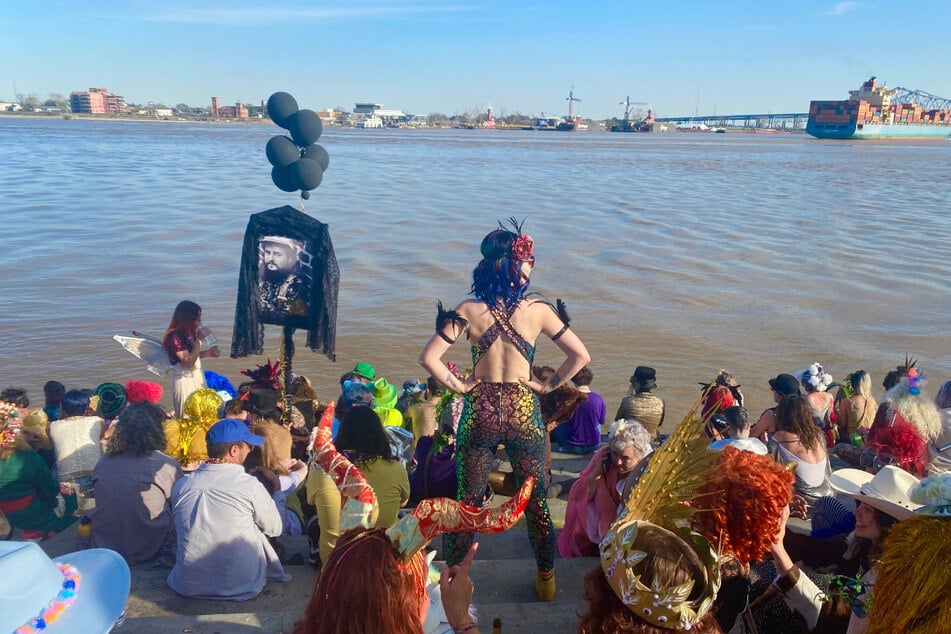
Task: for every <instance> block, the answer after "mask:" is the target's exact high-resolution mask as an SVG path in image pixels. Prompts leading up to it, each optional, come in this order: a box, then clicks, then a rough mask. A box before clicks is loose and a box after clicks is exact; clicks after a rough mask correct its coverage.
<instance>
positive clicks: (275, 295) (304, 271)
mask: <svg viewBox="0 0 951 634" xmlns="http://www.w3.org/2000/svg"><path fill="white" fill-rule="evenodd" d="M309 247H310V245H309V244H308V241H306V240H295V239H294V238H287V237H284V236H261V237H260V238H259V239H258V307H259V308H260V309H261V311H262V313H266V314H267V315H269V316H271V318H272V319H273V316H274V315H277V316H279V319H281V322H280V323H284V319H283V318H285V317H287V316H289V315H296V316H301V317H306V316H307V315H308V314H309V313H310V297H311V284H312V283H313V264H312V263H313V255H312V254H311V250H310V248H309ZM267 321H268V320H267V319H265V322H267Z"/></svg>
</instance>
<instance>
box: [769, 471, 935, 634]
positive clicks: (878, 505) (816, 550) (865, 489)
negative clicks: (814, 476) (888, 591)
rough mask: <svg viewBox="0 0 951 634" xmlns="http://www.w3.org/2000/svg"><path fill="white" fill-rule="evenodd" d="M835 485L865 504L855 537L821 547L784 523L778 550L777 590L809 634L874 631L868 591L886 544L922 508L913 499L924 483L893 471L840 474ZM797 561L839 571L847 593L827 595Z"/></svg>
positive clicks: (857, 518) (775, 556) (857, 512)
mask: <svg viewBox="0 0 951 634" xmlns="http://www.w3.org/2000/svg"><path fill="white" fill-rule="evenodd" d="M831 481H832V484H833V486H834V487H835V489H836V490H837V491H839V492H841V493H844V494H845V495H848V496H849V497H852V498H854V499H855V500H856V501H857V502H858V503H859V505H858V508H856V509H855V531H854V534H853V536H852V537H851V538H850V539H849V540H847V541H843V542H831V543H830V542H820V541H817V540H815V539H811V538H809V537H806V536H802V535H793V534H791V533H787V532H786V525H785V521H784V522H783V524H782V526H781V527H780V530H779V532H778V533H777V536H776V541H775V543H774V545H773V547H772V555H773V561H774V562H775V564H776V570H777V572H778V573H779V575H780V576H779V578H778V579H777V580H776V581H775V585H776V587H777V588H778V590H779V591H780V593H781V594H782V596H783V599H784V600H785V601H786V603H787V604H788V605H789V606H790V607H791V608H793V609H794V610H795V611H796V612H798V613H799V614H800V615H801V616H802V617H803V619H804V620H805V622H806V627H807V629H808V630H809V631H813V630H816V631H823V632H843V633H844V632H849V634H861V633H862V632H865V631H866V628H867V627H868V619H867V611H868V608H869V602H870V596H869V595H868V594H867V591H868V590H869V588H870V587H871V586H873V585H877V584H876V577H877V574H878V570H877V566H876V562H877V561H878V559H879V558H880V557H881V555H882V552H883V550H882V548H883V543H884V542H885V539H886V537H887V536H888V534H889V532H890V531H891V530H892V527H893V526H895V525H896V524H897V523H899V522H902V521H904V520H906V519H908V518H910V517H911V516H912V515H913V514H914V513H913V512H914V510H915V509H916V508H918V507H919V506H920V504H919V503H916V502H913V501H912V497H911V496H912V490H913V487H914V486H915V485H916V484H917V483H918V479H917V478H915V477H914V476H913V475H911V474H910V473H908V472H906V471H902V470H901V469H899V468H898V467H894V466H891V465H889V466H886V467H884V468H883V469H882V470H881V471H879V472H878V473H877V474H875V476H872V475H871V474H870V473H868V472H866V471H861V470H859V469H839V470H838V471H836V472H835V473H833V474H832V478H831ZM785 517H788V513H787V514H786V515H785V516H784V520H785ZM795 561H802V562H803V563H804V564H805V565H807V566H810V567H819V566H822V567H828V566H829V565H830V564H831V565H834V566H835V569H834V570H835V573H836V574H837V575H839V576H840V577H842V582H841V583H839V584H837V585H841V587H839V588H838V590H836V591H835V592H833V591H832V590H830V592H829V593H823V592H822V591H820V590H819V589H818V588H817V587H816V585H815V583H813V582H812V580H811V579H810V578H809V577H808V576H806V575H805V574H803V573H802V572H801V571H800V569H799V566H798V565H797V564H796V563H794V562H795ZM856 578H858V582H856V581H855V579H856ZM843 584H844V585H843ZM876 598H877V594H876Z"/></svg>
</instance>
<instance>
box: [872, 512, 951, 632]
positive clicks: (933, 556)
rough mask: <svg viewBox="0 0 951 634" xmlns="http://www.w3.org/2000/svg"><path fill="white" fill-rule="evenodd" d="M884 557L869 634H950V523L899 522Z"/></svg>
mask: <svg viewBox="0 0 951 634" xmlns="http://www.w3.org/2000/svg"><path fill="white" fill-rule="evenodd" d="M882 551H883V554H882V558H881V560H880V561H879V564H878V579H877V580H876V582H875V598H874V600H873V601H872V608H871V614H869V630H868V631H869V634H885V633H888V632H907V633H914V634H926V633H931V632H946V631H947V627H948V614H949V612H948V595H947V581H948V572H947V571H948V568H949V567H951V521H949V520H947V519H945V518H940V517H913V518H911V519H907V520H904V521H902V522H899V523H898V524H896V525H895V526H894V527H893V528H892V530H891V532H890V533H889V535H888V537H886V538H885V545H884V548H883V549H882ZM896 606H902V607H901V609H896Z"/></svg>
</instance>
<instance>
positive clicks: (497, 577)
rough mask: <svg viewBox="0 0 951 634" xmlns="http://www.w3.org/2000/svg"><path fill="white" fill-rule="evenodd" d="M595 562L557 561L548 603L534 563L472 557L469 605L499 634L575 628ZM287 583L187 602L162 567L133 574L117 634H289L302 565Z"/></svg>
mask: <svg viewBox="0 0 951 634" xmlns="http://www.w3.org/2000/svg"><path fill="white" fill-rule="evenodd" d="M597 565H598V560H597V559H594V558H590V559H558V560H556V562H555V578H556V580H557V582H558V592H557V594H556V596H555V600H554V601H552V602H551V603H540V602H539V601H538V600H537V598H536V596H535V570H536V569H535V564H534V561H533V560H526V559H508V560H495V559H489V560H476V561H475V562H474V563H473V565H472V572H471V575H472V580H473V583H474V585H475V596H474V601H473V602H474V604H475V606H476V610H477V612H478V614H479V620H480V623H482V624H483V625H484V631H485V632H488V631H489V629H490V627H491V623H492V620H493V619H495V618H496V617H498V618H501V619H502V623H503V631H506V632H508V631H521V632H546V633H548V634H557V633H558V632H566V633H567V632H575V631H577V623H578V616H577V615H578V614H579V613H580V612H582V611H583V610H584V608H585V602H584V599H583V592H582V587H583V579H584V575H585V574H587V573H588V572H589V571H590V570H592V569H593V568H594V567H595V566H597ZM287 570H288V572H290V573H291V575H292V579H291V580H290V581H288V582H287V583H269V584H267V586H265V588H264V591H263V592H262V593H261V594H260V595H259V596H258V597H256V598H254V599H251V600H250V601H241V602H235V601H212V600H205V599H186V598H184V597H181V596H179V595H177V594H175V593H174V592H173V591H172V590H171V589H170V588H169V587H168V586H167V585H166V584H165V577H166V576H167V574H168V572H167V571H165V570H159V569H153V570H137V571H136V573H135V574H134V575H133V586H132V592H131V593H130V596H129V602H128V604H127V605H126V621H125V623H123V624H122V626H121V628H118V629H117V630H116V631H117V632H121V633H124V634H153V633H159V632H163V633H164V632H182V633H189V634H191V633H194V634H212V633H217V632H220V633H222V634H225V633H229V634H230V633H231V632H235V633H238V634H240V633H243V632H262V633H271V632H273V633H280V632H290V631H291V630H292V628H293V625H294V623H295V622H296V621H297V619H299V618H300V616H301V614H302V612H303V609H304V606H305V605H306V603H307V600H308V598H309V597H310V594H311V592H312V590H313V586H314V583H315V582H316V577H317V575H316V572H315V571H314V570H312V569H311V568H310V567H309V566H288V567H287Z"/></svg>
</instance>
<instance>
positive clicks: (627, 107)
mask: <svg viewBox="0 0 951 634" xmlns="http://www.w3.org/2000/svg"><path fill="white" fill-rule="evenodd" d="M619 105H621V106H624V119H622V121H625V122H627V121H630V120H631V106H647V109H648V110H650V102H647V101H631V98H630V97H625V98H624V101H622V102H621V103H620V104H619Z"/></svg>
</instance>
